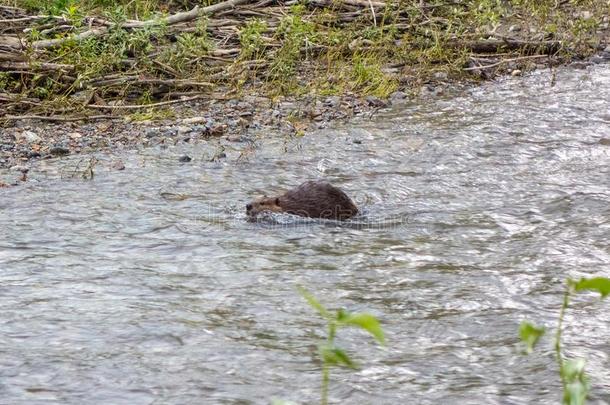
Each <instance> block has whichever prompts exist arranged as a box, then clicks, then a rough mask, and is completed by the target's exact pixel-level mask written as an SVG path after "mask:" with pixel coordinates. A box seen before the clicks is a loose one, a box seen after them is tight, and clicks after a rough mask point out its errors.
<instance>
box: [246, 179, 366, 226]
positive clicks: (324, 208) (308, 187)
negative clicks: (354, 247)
mask: <svg viewBox="0 0 610 405" xmlns="http://www.w3.org/2000/svg"><path fill="white" fill-rule="evenodd" d="M264 211H269V212H286V213H288V214H293V215H299V216H302V217H310V218H325V219H338V220H341V221H342V220H345V219H348V218H351V217H353V216H354V215H356V214H357V213H358V208H357V207H356V205H355V204H354V203H353V202H352V200H351V199H350V198H349V197H348V196H347V194H345V193H344V192H343V191H342V190H341V189H339V188H337V187H335V186H333V185H332V184H330V183H327V182H325V181H306V182H305V183H303V184H301V185H300V186H298V187H297V188H295V189H292V190H290V191H287V192H286V193H284V194H282V195H281V196H279V197H266V196H265V197H263V198H259V199H258V200H255V201H253V202H251V203H250V204H247V205H246V213H247V214H248V216H249V217H251V218H255V217H256V216H257V215H258V214H259V213H261V212H264Z"/></svg>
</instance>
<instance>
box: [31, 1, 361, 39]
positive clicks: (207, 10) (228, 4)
mask: <svg viewBox="0 0 610 405" xmlns="http://www.w3.org/2000/svg"><path fill="white" fill-rule="evenodd" d="M250 1H251V0H227V1H224V2H222V3H218V4H213V5H211V6H207V7H203V8H200V7H199V6H195V7H194V8H193V9H191V10H189V11H185V12H182V13H176V14H174V15H171V16H169V17H167V18H160V19H156V20H150V21H130V22H126V23H123V24H121V25H120V26H119V28H126V29H128V28H131V29H134V28H146V27H154V26H158V25H174V24H179V23H182V22H186V21H191V20H194V19H196V18H198V17H201V16H203V15H211V14H214V13H216V12H218V11H222V10H226V9H230V8H233V7H235V6H238V5H240V4H245V3H248V2H250ZM350 1H353V0H350ZM105 25H106V26H105V27H100V28H93V29H90V30H88V31H85V32H81V33H80V34H76V35H73V36H68V37H64V38H57V39H48V40H40V41H34V42H32V43H31V44H30V46H31V47H32V48H34V49H48V48H52V47H55V46H60V45H62V44H65V43H66V42H69V41H81V40H83V39H87V38H91V37H99V36H102V35H105V34H106V33H107V32H108V31H109V29H110V28H112V27H113V26H114V25H113V24H111V23H108V22H106V24H105ZM22 46H23V45H22ZM25 46H26V47H27V45H25Z"/></svg>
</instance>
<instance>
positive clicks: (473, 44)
mask: <svg viewBox="0 0 610 405" xmlns="http://www.w3.org/2000/svg"><path fill="white" fill-rule="evenodd" d="M447 45H449V46H451V47H454V48H463V49H467V50H469V51H471V52H474V53H496V52H498V50H500V49H502V50H511V51H516V50H526V51H532V52H533V51H535V52H539V53H544V54H553V53H555V52H557V51H558V50H560V49H561V48H562V43H561V41H521V40H516V39H484V40H480V41H467V42H464V41H453V42H450V43H448V44H447Z"/></svg>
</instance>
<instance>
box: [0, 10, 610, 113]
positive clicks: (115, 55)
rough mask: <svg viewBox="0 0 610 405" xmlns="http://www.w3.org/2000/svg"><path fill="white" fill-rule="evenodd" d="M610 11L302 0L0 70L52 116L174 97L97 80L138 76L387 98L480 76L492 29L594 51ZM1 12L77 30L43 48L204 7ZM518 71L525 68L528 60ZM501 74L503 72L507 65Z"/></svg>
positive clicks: (31, 33)
mask: <svg viewBox="0 0 610 405" xmlns="http://www.w3.org/2000/svg"><path fill="white" fill-rule="evenodd" d="M218 2H219V1H218V0H215V1H209V2H204V3H203V4H201V5H204V6H205V5H207V4H211V3H218ZM603 3H604V2H600V1H595V0H571V1H570V2H567V3H565V2H563V5H562V6H557V2H556V1H555V0H542V1H538V0H463V1H460V2H440V1H439V2H426V4H427V5H428V6H429V7H421V5H420V2H419V0H407V1H402V2H396V1H391V2H388V3H387V4H388V6H387V7H385V8H384V9H378V10H377V12H376V14H375V17H374V18H373V16H372V15H371V13H370V12H369V11H368V9H367V8H366V7H364V8H362V9H360V10H358V12H356V13H354V12H349V11H346V10H345V9H341V8H340V7H339V6H338V5H337V3H329V6H327V7H314V6H312V5H307V3H305V2H303V3H297V4H294V5H292V6H290V7H283V8H282V9H281V11H280V12H279V13H278V11H277V9H275V10H274V11H273V13H272V14H269V15H268V16H267V17H265V15H264V14H263V15H258V16H254V17H249V16H248V17H232V20H231V21H228V22H227V24H228V25H229V26H230V29H229V28H222V27H219V26H218V25H210V23H211V22H215V23H218V22H219V19H218V18H217V17H216V16H212V17H211V19H210V20H208V19H207V18H206V17H202V18H200V19H198V20H197V21H195V22H192V23H191V24H189V25H188V27H186V29H185V27H182V29H180V30H176V29H175V27H168V26H164V25H162V24H152V25H149V26H147V27H145V28H141V29H134V30H126V29H121V28H116V27H115V28H111V29H110V30H109V32H108V33H107V34H106V35H105V36H102V37H90V38H88V39H86V40H81V41H68V42H65V43H64V44H63V45H62V46H60V47H57V48H53V49H48V50H45V51H42V52H41V51H36V52H35V51H34V50H33V49H28V50H27V52H26V54H27V55H28V58H29V59H28V60H29V62H30V63H31V69H32V70H33V71H34V74H32V75H19V74H16V73H10V74H9V73H4V72H0V91H6V92H9V93H13V94H19V95H20V97H33V98H37V99H40V100H42V101H43V104H45V103H44V101H45V100H47V101H49V103H47V104H46V108H50V109H52V108H53V107H52V106H53V105H57V104H56V102H57V100H60V99H61V100H63V102H65V103H68V104H69V105H71V107H72V108H82V106H81V107H78V106H77V103H75V102H74V100H73V95H74V94H75V93H79V92H81V91H83V90H86V91H89V92H94V93H97V94H98V95H99V96H101V97H102V98H104V99H106V100H122V101H123V102H129V103H132V102H145V103H146V102H150V98H151V97H153V98H154V97H156V98H159V97H161V98H163V97H171V96H172V93H173V91H175V90H176V89H175V88H172V87H171V86H170V88H169V90H166V91H160V88H159V86H158V85H154V84H146V83H149V82H146V83H138V82H136V81H132V82H131V83H130V84H128V85H127V86H126V85H124V84H123V83H113V84H106V85H104V86H97V85H96V84H95V83H96V82H97V81H99V79H100V78H103V77H108V76H118V75H138V76H140V77H146V78H159V79H164V80H167V79H170V80H187V79H188V80H190V81H192V82H196V81H199V82H203V81H205V82H212V83H214V84H215V85H216V86H217V90H218V91H220V92H226V91H231V90H232V91H234V92H235V93H236V94H243V91H244V90H246V91H250V90H255V91H256V92H259V93H263V94H267V95H270V96H277V95H297V96H298V95H303V94H315V95H330V94H337V95H340V94H342V93H345V92H353V93H356V94H358V95H361V96H368V95H373V96H377V97H381V98H384V97H388V96H389V95H390V94H391V93H392V92H393V91H395V90H396V89H398V88H401V87H402V88H404V87H407V88H408V87H413V88H416V87H418V86H420V85H421V84H423V83H426V82H428V81H434V80H436V79H435V73H437V72H439V71H442V72H444V73H446V74H447V77H448V78H449V79H450V80H478V76H474V75H472V74H471V73H469V72H467V71H465V70H464V67H465V66H466V65H467V63H468V61H469V60H470V58H471V56H472V52H471V51H469V50H468V49H466V48H464V47H461V46H460V41H475V40H477V39H480V38H485V37H487V36H488V35H489V34H490V33H494V32H496V33H497V32H500V33H501V34H502V35H509V34H511V33H512V35H516V34H515V33H517V32H518V33H519V34H518V36H519V37H521V38H523V39H529V40H538V41H540V40H546V39H558V40H561V41H562V43H563V44H564V46H563V48H562V50H561V53H560V55H558V56H559V57H565V58H571V57H573V56H575V55H579V56H584V55H587V54H590V53H592V52H593V51H594V49H595V48H596V46H597V44H598V43H599V41H600V37H599V33H598V31H599V30H600V28H601V27H602V25H603V23H604V21H605V20H604V16H605V15H607V14H608V13H609V12H610V5H608V4H603ZM0 4H4V5H9V6H18V7H22V8H25V9H27V10H30V12H31V13H34V14H49V15H53V16H62V17H64V18H65V19H67V20H68V21H70V25H71V26H72V27H73V30H69V31H62V30H57V29H53V24H50V23H49V21H48V20H40V21H37V22H33V23H31V24H30V25H29V26H28V27H27V39H28V40H29V41H36V40H44V39H54V38H62V37H66V36H70V35H73V32H74V30H76V31H78V30H81V31H82V30H85V29H86V28H87V20H86V19H85V16H99V17H100V18H103V19H105V20H107V21H111V22H114V23H117V24H120V23H122V22H124V21H127V20H130V19H139V20H155V19H157V20H156V21H159V20H158V18H159V17H162V16H167V15H169V14H173V13H176V12H179V11H185V10H188V9H190V8H191V7H192V6H193V5H194V4H195V3H194V2H192V1H188V0H174V1H160V0H129V1H127V0H82V1H76V0H53V1H47V0H0ZM606 23H607V22H606ZM509 27H513V28H514V30H513V31H510V30H508V28H509ZM515 27H516V28H515ZM606 31H607V29H606ZM231 49H237V51H236V52H232V51H231ZM225 51H226V52H225ZM223 52H224V53H223ZM499 54H500V56H498V57H502V56H501V55H506V53H505V52H502V51H500V52H499ZM517 54H518V52H517ZM483 56H484V57H486V58H494V57H495V56H494V55H493V54H492V55H483ZM508 56H509V57H510V56H519V55H515V53H514V52H513V53H512V54H511V55H508ZM50 61H52V62H53V63H61V64H67V65H71V66H74V72H73V73H71V76H70V77H71V79H69V77H68V75H62V74H61V73H57V72H47V71H45V70H44V69H37V68H36V64H37V63H41V62H50ZM520 63H523V64H524V65H525V66H524V67H525V68H527V64H528V63H529V62H528V61H527V60H524V61H523V62H520ZM497 69H498V72H499V73H501V72H502V69H504V65H502V64H500V65H499V66H498V68H497ZM190 90H192V91H199V90H200V89H199V88H196V86H195V87H193V88H191V89H190ZM212 90H214V89H212ZM62 108H63V107H62Z"/></svg>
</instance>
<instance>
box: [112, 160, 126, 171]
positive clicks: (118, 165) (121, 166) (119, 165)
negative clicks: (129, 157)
mask: <svg viewBox="0 0 610 405" xmlns="http://www.w3.org/2000/svg"><path fill="white" fill-rule="evenodd" d="M111 167H112V168H113V169H114V170H125V163H123V161H121V160H117V161H114V162H113V163H112V166H111Z"/></svg>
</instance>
